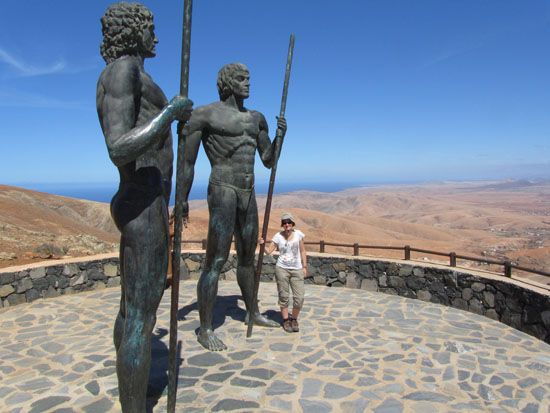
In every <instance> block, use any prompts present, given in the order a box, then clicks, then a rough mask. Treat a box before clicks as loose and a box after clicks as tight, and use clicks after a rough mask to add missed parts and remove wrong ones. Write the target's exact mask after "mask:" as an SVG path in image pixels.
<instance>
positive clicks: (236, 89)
mask: <svg viewBox="0 0 550 413" xmlns="http://www.w3.org/2000/svg"><path fill="white" fill-rule="evenodd" d="M231 87H232V89H233V94H234V95H235V96H237V97H239V98H243V99H246V98H248V96H250V73H248V71H246V70H243V71H238V72H237V73H236V74H235V76H234V77H233V79H232V81H231Z"/></svg>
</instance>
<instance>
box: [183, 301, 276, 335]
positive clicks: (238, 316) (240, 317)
mask: <svg viewBox="0 0 550 413" xmlns="http://www.w3.org/2000/svg"><path fill="white" fill-rule="evenodd" d="M239 300H241V301H242V297H241V296H240V295H226V296H220V295H219V296H218V297H217V298H216V303H215V304H214V319H213V320H212V326H213V328H214V330H215V329H217V328H219V327H220V326H222V325H223V324H224V322H225V317H227V316H229V317H231V318H232V319H233V320H235V321H241V322H243V323H244V320H245V318H246V311H245V310H243V309H242V308H241V307H239ZM243 307H244V304H243ZM191 311H198V305H197V302H196V301H194V302H193V303H191V304H189V305H186V306H183V307H181V308H180V310H179V311H178V321H184V320H186V319H187V318H186V316H187V315H188V314H189V313H190V312H191ZM263 314H264V315H265V316H266V317H268V318H270V319H272V320H275V321H277V322H278V323H281V324H282V322H283V320H282V318H281V314H280V312H279V311H276V310H267V311H265V312H264V313H263ZM197 332H198V328H197V329H196V330H195V333H197Z"/></svg>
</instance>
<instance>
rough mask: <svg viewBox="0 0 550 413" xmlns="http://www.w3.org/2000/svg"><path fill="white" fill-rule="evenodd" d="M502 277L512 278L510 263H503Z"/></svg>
mask: <svg viewBox="0 0 550 413" xmlns="http://www.w3.org/2000/svg"><path fill="white" fill-rule="evenodd" d="M504 276H505V277H508V278H511V277H512V263H511V262H510V261H504Z"/></svg>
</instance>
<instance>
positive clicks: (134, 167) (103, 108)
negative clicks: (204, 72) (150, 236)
mask: <svg viewBox="0 0 550 413" xmlns="http://www.w3.org/2000/svg"><path fill="white" fill-rule="evenodd" d="M128 73H132V74H133V77H132V76H128ZM114 82H127V83H128V84H126V85H124V86H128V87H123V88H119V87H116V86H115V84H114ZM120 89H122V90H123V91H124V92H128V91H131V92H132V93H131V95H130V96H127V95H122V96H118V92H119V90H120ZM167 103H168V101H167V99H166V96H165V95H164V93H163V92H162V90H161V89H160V87H159V86H158V85H157V84H156V83H155V82H154V81H153V79H151V77H150V76H149V75H148V74H147V73H146V72H145V71H144V70H143V66H142V65H141V64H139V62H137V60H135V58H133V57H131V56H127V57H123V58H120V59H118V60H116V61H114V62H112V63H110V64H109V65H107V67H106V68H105V69H104V70H103V72H102V74H101V76H100V78H99V81H98V88H97V109H98V114H99V115H100V116H99V118H100V122H101V126H102V128H103V130H104V132H106V131H109V130H110V128H112V127H113V125H114V124H116V123H119V122H120V120H121V118H122V119H123V123H124V126H123V127H122V128H127V130H126V131H123V133H124V132H127V131H128V130H130V129H132V128H134V127H137V126H141V125H144V124H146V123H147V122H148V121H150V120H151V119H152V118H153V117H154V116H156V115H157V114H159V113H160V111H161V110H162V109H163V108H164V107H165V106H166V105H167ZM124 105H131V107H124ZM109 123H110V124H109ZM164 134H165V135H164V136H163V137H162V138H161V139H160V142H161V143H160V144H159V145H158V146H157V147H152V148H149V149H148V150H147V151H145V152H144V153H142V154H141V155H139V156H137V157H136V159H135V160H134V161H131V162H128V163H126V164H124V165H119V166H118V169H119V173H120V185H121V189H122V188H123V187H124V186H135V185H137V186H138V187H141V188H142V189H143V190H145V191H147V192H152V193H154V192H158V191H159V190H162V192H163V195H164V196H165V198H166V201H167V202H168V199H169V197H170V190H171V179H172V164H173V156H174V155H173V151H172V136H171V131H170V129H168V130H167V131H166V132H164ZM111 139H112V140H116V137H112V138H111Z"/></svg>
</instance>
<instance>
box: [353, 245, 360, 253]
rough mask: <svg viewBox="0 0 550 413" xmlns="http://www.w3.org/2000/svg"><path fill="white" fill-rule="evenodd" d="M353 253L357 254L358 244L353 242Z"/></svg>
mask: <svg viewBox="0 0 550 413" xmlns="http://www.w3.org/2000/svg"><path fill="white" fill-rule="evenodd" d="M353 255H359V244H358V243H355V244H353Z"/></svg>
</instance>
